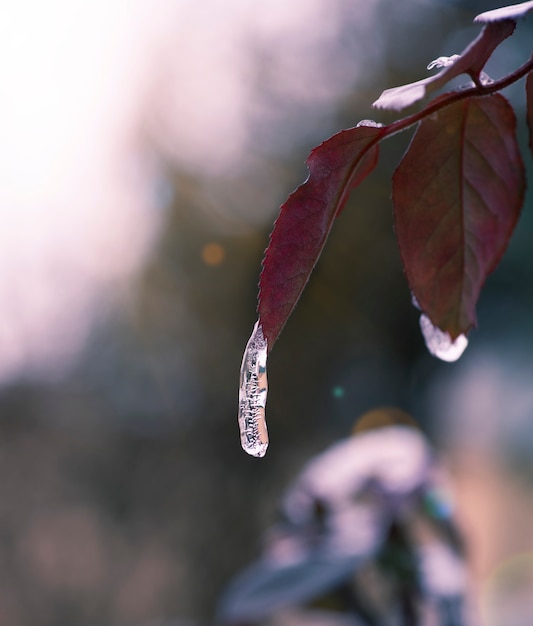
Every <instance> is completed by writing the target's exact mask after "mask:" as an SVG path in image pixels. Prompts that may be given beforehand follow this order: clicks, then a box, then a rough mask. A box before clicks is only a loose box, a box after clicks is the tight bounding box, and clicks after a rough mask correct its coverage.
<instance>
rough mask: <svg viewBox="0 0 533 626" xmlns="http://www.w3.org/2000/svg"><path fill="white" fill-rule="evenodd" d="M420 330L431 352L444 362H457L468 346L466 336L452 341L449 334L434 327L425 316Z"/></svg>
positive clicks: (422, 317)
mask: <svg viewBox="0 0 533 626" xmlns="http://www.w3.org/2000/svg"><path fill="white" fill-rule="evenodd" d="M420 329H421V331H422V334H423V335H424V340H425V342H426V347H427V349H428V350H429V352H430V353H431V354H432V355H433V356H436V357H438V358H439V359H442V360H443V361H448V362H451V361H457V359H458V358H459V357H460V356H461V355H462V354H463V352H464V351H465V349H466V346H467V345H468V339H467V338H466V337H465V336H464V335H459V337H457V339H456V340H455V341H452V338H451V337H450V335H449V334H448V333H446V332H444V331H442V330H441V329H440V328H437V327H436V326H433V324H432V323H431V321H430V319H429V317H427V315H424V314H422V315H421V316H420Z"/></svg>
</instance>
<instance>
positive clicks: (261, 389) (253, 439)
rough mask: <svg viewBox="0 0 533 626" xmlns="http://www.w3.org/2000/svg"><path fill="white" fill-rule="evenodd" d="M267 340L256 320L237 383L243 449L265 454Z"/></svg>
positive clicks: (266, 436) (253, 454) (266, 442)
mask: <svg viewBox="0 0 533 626" xmlns="http://www.w3.org/2000/svg"><path fill="white" fill-rule="evenodd" d="M266 361H267V341H266V339H265V337H264V336H263V330H262V328H261V326H260V325H259V321H257V322H256V323H255V326H254V330H253V332H252V335H251V337H250V339H249V340H248V343H247V344H246V350H245V351H244V356H243V358H242V365H241V379H240V387H239V428H240V431H241V445H242V447H243V450H244V451H245V452H247V453H248V454H251V455H252V456H259V457H260V456H265V454H266V451H267V447H268V432H267V426H266V421H265V405H266V400H267V390H268V384H267V373H266Z"/></svg>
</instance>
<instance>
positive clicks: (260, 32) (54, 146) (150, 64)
mask: <svg viewBox="0 0 533 626" xmlns="http://www.w3.org/2000/svg"><path fill="white" fill-rule="evenodd" d="M356 4H358V3H355V2H354V10H355V5H356ZM362 4H364V6H365V7H367V8H361V7H359V6H358V7H357V23H358V24H359V26H360V29H361V33H360V37H359V39H358V40H357V41H358V44H357V45H359V46H360V47H361V48H363V47H364V48H365V54H366V58H367V59H369V58H372V47H371V46H369V45H368V42H369V41H370V40H371V39H372V37H371V29H368V28H367V26H368V22H369V20H372V19H373V13H374V11H375V9H371V8H368V5H369V3H362ZM370 4H371V3H370ZM302 15H305V28H304V27H303V26H302V24H303V22H302ZM342 20H343V17H342V15H341V13H340V12H339V11H338V10H336V8H335V7H334V6H333V5H332V4H331V3H329V2H327V1H326V0H295V1H294V2H291V3H287V2H286V1H285V0H272V1H271V2H268V3H259V4H258V3H255V2H249V0H225V1H224V2H222V1H217V0H208V1H205V2H200V3H196V2H192V0H191V1H187V0H173V1H172V0H162V1H161V2H152V1H151V0H115V1H113V2H109V0H91V2H87V1H86V0H48V1H47V2H41V1H40V0H20V1H18V0H12V1H11V2H9V1H7V0H2V4H1V5H0V85H1V97H0V223H1V227H0V382H5V381H8V380H11V379H13V378H16V377H17V376H19V375H20V374H21V373H24V372H28V371H29V372H33V373H34V374H35V373H43V372H50V371H61V370H62V368H63V367H64V366H65V365H66V364H68V363H69V362H70V360H71V359H72V357H73V356H75V355H76V354H78V353H79V350H80V348H81V347H82V346H83V344H84V342H85V341H86V338H87V336H88V333H89V330H90V328H91V324H92V322H93V320H94V315H95V310H97V307H98V306H99V305H100V304H101V302H102V298H104V300H105V298H106V297H115V295H116V293H117V291H118V292H120V289H118V290H117V287H118V286H120V285H125V284H127V279H128V277H131V276H133V275H134V274H135V272H136V271H138V269H139V267H140V266H141V264H142V262H143V260H144V259H145V258H146V254H147V253H148V251H149V250H150V248H151V245H152V244H153V242H154V240H155V239H156V237H157V234H158V229H159V228H160V227H161V223H162V217H163V216H164V212H162V211H161V210H160V208H161V207H158V204H161V200H160V199H158V196H157V189H158V185H159V183H160V179H158V176H160V174H159V173H158V158H159V157H157V156H156V155H157V154H158V153H159V154H163V155H164V157H165V158H166V159H172V160H173V161H174V163H175V164H176V165H178V166H181V167H188V168H192V169H194V168H202V171H204V172H205V171H213V172H215V173H217V174H220V173H222V174H223V173H224V172H226V171H231V170H232V168H236V167H239V164H240V163H241V162H242V161H243V157H244V156H246V154H247V153H246V151H247V149H248V148H249V147H250V145H252V144H253V141H254V136H255V129H256V128H258V125H259V124H260V122H261V123H262V125H263V130H264V126H265V125H267V126H268V125H269V124H270V125H271V127H272V129H273V131H272V132H273V134H275V131H276V130H277V127H276V123H279V121H278V122H276V120H277V117H276V116H279V110H278V109H279V106H278V103H279V101H280V100H283V101H288V100H291V101H293V102H294V103H295V104H296V105H297V106H299V107H300V108H301V107H303V108H304V109H305V107H306V106H309V105H310V103H312V104H313V106H315V107H316V106H318V107H320V106H323V107H325V106H327V105H328V104H329V103H331V102H333V101H334V100H335V98H338V96H339V94H341V93H343V90H346V89H347V88H348V86H349V84H350V82H351V81H353V80H355V79H356V78H357V75H358V72H359V71H360V69H359V67H358V64H357V63H355V62H354V52H355V50H354V49H349V48H348V49H346V50H345V51H344V52H345V54H344V55H343V58H344V62H343V63H336V64H335V65H334V67H335V68H336V71H331V67H332V64H331V63H329V65H328V67H329V69H328V70H327V71H326V70H325V67H326V65H325V63H326V62H328V59H330V56H328V55H331V54H333V50H334V49H335V46H338V43H337V34H338V32H340V28H341V26H342ZM365 33H368V36H365ZM352 44H353V42H352ZM376 46H379V44H374V47H376ZM250 51H251V52H257V53H258V54H259V57H261V55H263V57H265V55H266V57H265V58H263V60H264V63H265V71H266V72H267V73H268V72H270V73H271V74H272V73H273V75H274V80H273V81H272V85H273V87H274V88H275V90H276V94H275V96H276V97H275V98H273V99H272V102H270V103H269V104H265V102H263V101H262V100H261V99H258V96H257V84H256V82H254V81H257V79H256V78H254V74H253V72H252V65H251V64H252V61H253V63H257V58H258V57H257V54H256V55H255V56H253V55H251V54H250ZM374 55H377V52H376V51H375V50H374ZM158 209H159V210H158ZM270 218H271V216H269V219H270Z"/></svg>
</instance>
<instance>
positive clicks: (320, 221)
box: [258, 126, 383, 351]
mask: <svg viewBox="0 0 533 626" xmlns="http://www.w3.org/2000/svg"><path fill="white" fill-rule="evenodd" d="M382 134H383V131H382V129H381V128H379V127H373V126H358V127H356V128H351V129H349V130H343V131H341V132H340V133H338V134H336V135H333V137H330V139H328V140H327V141H325V142H324V143H322V144H321V145H320V146H318V147H317V148H315V149H314V150H313V151H312V152H311V154H310V155H309V158H308V159H307V161H306V163H307V166H308V168H309V176H308V178H307V180H306V181H305V182H304V183H303V184H302V185H301V186H300V187H298V189H296V191H294V192H293V193H292V194H291V195H290V196H289V197H288V199H287V201H286V202H285V204H284V205H283V206H282V207H281V211H280V214H279V216H278V218H277V220H276V222H275V224H274V230H273V231H272V234H271V236H270V243H269V245H268V248H267V250H266V253H265V258H264V260H263V270H262V272H261V279H260V281H259V307H258V309H259V322H260V324H261V326H262V329H263V334H264V336H265V338H266V340H267V342H268V349H269V351H270V350H271V349H272V346H273V345H274V342H275V341H276V339H277V338H278V335H279V333H280V332H281V329H282V328H283V326H284V325H285V322H286V321H287V319H288V317H289V315H290V314H291V313H292V310H293V309H294V307H295V305H296V302H297V301H298V298H299V297H300V294H301V293H302V291H303V289H304V287H305V285H306V283H307V281H308V279H309V276H310V274H311V272H312V270H313V268H314V266H315V264H316V262H317V260H318V257H319V256H320V253H321V252H322V248H323V247H324V244H325V242H326V239H327V236H328V234H329V231H330V230H331V227H332V225H333V222H334V220H335V217H337V215H338V214H339V212H340V211H341V210H342V208H343V207H344V205H345V204H346V201H347V200H348V196H349V192H350V190H351V189H353V188H354V187H355V186H357V185H358V184H359V183H361V181H362V180H363V179H364V178H365V177H366V176H367V175H368V174H370V172H371V171H372V170H373V169H374V167H375V166H376V164H377V161H378V156H379V147H378V142H379V140H380V139H381V137H382Z"/></svg>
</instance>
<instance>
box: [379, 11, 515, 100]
mask: <svg viewBox="0 0 533 626" xmlns="http://www.w3.org/2000/svg"><path fill="white" fill-rule="evenodd" d="M514 29H515V22H513V21H512V20H504V21H497V22H491V23H489V24H486V25H485V26H484V27H483V30H482V31H481V33H480V34H479V36H478V37H477V38H476V39H474V41H473V42H472V43H471V44H469V45H468V46H467V47H466V48H465V50H463V52H462V53H461V54H460V55H459V59H457V60H456V61H455V62H454V63H452V64H451V65H448V66H447V67H445V68H444V69H443V70H441V71H440V72H439V73H438V74H435V75H434V76H430V77H429V78H425V79H424V80H419V81H417V82H416V83H409V84H408V85H402V86H401V87H393V88H392V89H386V90H385V91H384V92H383V93H382V94H381V96H380V97H379V98H378V99H377V100H376V101H375V102H374V105H373V106H374V107H376V108H378V109H393V110H395V111H399V110H400V109H404V108H405V107H408V106H410V105H411V104H414V103H415V102H418V101H419V100H422V98H424V97H425V96H426V95H428V94H429V93H430V92H432V91H435V90H437V89H440V88H441V87H442V86H443V85H445V84H446V83H448V82H449V81H450V80H452V78H455V77H457V76H459V75H461V74H469V75H470V76H472V77H474V78H476V79H477V78H478V77H479V75H480V73H481V70H482V69H483V67H484V66H485V63H486V62H487V61H488V59H489V58H490V55H491V54H492V53H493V52H494V50H495V49H496V47H497V46H499V45H500V43H501V42H502V41H503V40H504V39H506V38H507V37H509V36H510V35H512V34H513V31H514Z"/></svg>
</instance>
